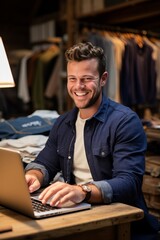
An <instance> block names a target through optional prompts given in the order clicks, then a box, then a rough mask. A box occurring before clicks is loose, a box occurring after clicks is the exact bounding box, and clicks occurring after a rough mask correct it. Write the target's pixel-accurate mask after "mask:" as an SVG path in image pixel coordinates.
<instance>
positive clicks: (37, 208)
mask: <svg viewBox="0 0 160 240" xmlns="http://www.w3.org/2000/svg"><path fill="white" fill-rule="evenodd" d="M32 206H33V210H34V211H36V212H46V211H50V210H53V209H55V207H51V206H50V205H47V204H46V205H43V204H42V203H41V202H39V201H37V200H35V199H33V198H32Z"/></svg>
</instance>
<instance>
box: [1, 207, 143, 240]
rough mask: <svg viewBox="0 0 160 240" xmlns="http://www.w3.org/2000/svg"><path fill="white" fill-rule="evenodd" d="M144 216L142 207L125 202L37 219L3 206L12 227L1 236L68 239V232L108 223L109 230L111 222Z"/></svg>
mask: <svg viewBox="0 0 160 240" xmlns="http://www.w3.org/2000/svg"><path fill="white" fill-rule="evenodd" d="M141 218H143V211H142V210H141V209H138V208H134V207H132V206H128V205H125V204H121V203H115V204H110V205H101V206H94V207H92V209H90V210H85V211H80V212H77V213H70V214H66V215H61V216H56V217H50V218H46V219H40V220H33V219H31V218H28V217H25V216H23V215H21V214H18V213H16V212H14V211H11V210H9V209H5V208H1V209H0V227H3V226H5V225H10V226H12V231H10V232H6V233H1V234H0V239H39V240H40V239H49V238H52V239H55V238H58V237H61V239H63V237H64V236H66V237H65V239H67V236H68V235H74V234H77V233H83V232H85V231H94V230H96V229H99V230H100V229H106V227H108V230H109V227H111V226H115V225H117V226H118V225H120V226H122V225H121V224H127V223H130V222H132V221H136V220H139V219H141ZM124 226H125V225H124ZM126 226H129V225H126ZM119 229H120V228H119ZM119 234H120V233H119ZM126 234H128V233H126ZM68 239H71V238H68ZM81 239H82V238H81ZM119 239H121V238H119ZM123 239H128V238H123ZM83 240H84V238H83Z"/></svg>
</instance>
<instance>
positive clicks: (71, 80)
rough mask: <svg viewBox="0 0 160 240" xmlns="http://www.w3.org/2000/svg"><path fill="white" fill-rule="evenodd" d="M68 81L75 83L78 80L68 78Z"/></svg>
mask: <svg viewBox="0 0 160 240" xmlns="http://www.w3.org/2000/svg"><path fill="white" fill-rule="evenodd" d="M68 80H69V81H70V82H74V81H76V78H68Z"/></svg>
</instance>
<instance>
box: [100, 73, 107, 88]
mask: <svg viewBox="0 0 160 240" xmlns="http://www.w3.org/2000/svg"><path fill="white" fill-rule="evenodd" d="M107 77H108V72H104V73H103V74H102V76H101V86H104V85H105V84H106V82H107Z"/></svg>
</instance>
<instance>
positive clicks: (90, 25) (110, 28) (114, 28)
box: [77, 21, 160, 38]
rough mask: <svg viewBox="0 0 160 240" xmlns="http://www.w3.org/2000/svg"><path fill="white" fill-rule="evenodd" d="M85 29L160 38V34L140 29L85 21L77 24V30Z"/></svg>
mask: <svg viewBox="0 0 160 240" xmlns="http://www.w3.org/2000/svg"><path fill="white" fill-rule="evenodd" d="M83 27H88V28H90V29H99V30H106V31H111V32H117V33H118V32H120V33H133V34H138V35H141V36H146V37H155V38H160V33H156V32H152V31H148V30H140V29H132V28H126V27H120V26H111V25H103V24H97V23H90V22H84V21H79V22H77V28H83Z"/></svg>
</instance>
